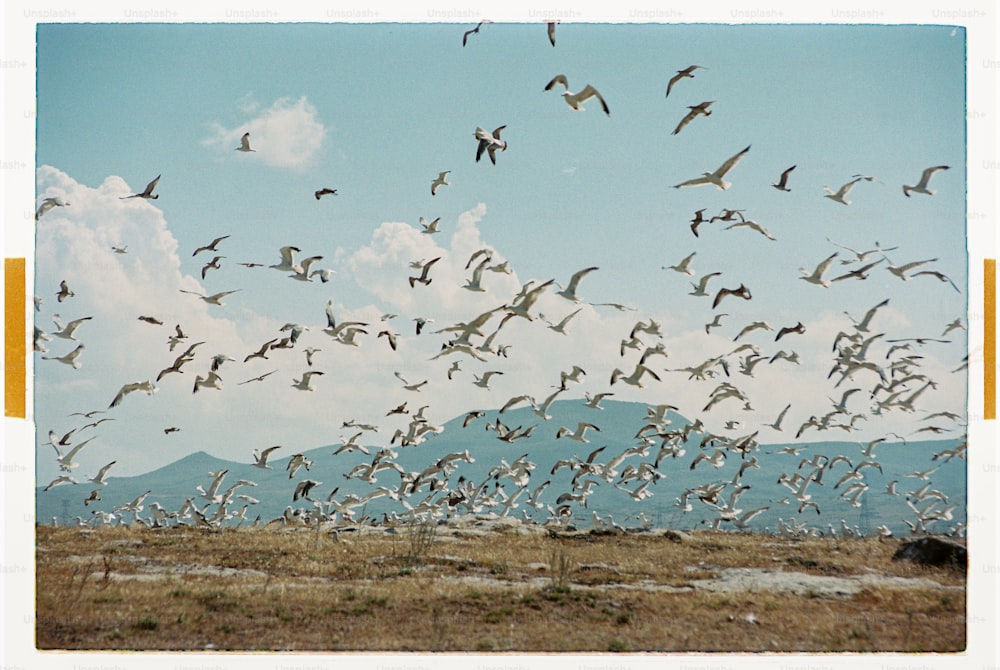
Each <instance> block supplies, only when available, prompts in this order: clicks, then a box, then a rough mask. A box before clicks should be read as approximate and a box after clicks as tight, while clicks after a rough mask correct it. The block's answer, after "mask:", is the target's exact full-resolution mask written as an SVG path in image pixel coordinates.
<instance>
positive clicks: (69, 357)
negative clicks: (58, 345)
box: [42, 344, 83, 369]
mask: <svg viewBox="0 0 1000 670" xmlns="http://www.w3.org/2000/svg"><path fill="white" fill-rule="evenodd" d="M81 353H83V345H82V344H80V345H78V346H77V347H76V349H74V350H73V351H71V352H69V353H68V354H66V355H65V356H42V359H43V360H46V361H59V362H60V363H65V364H66V365H72V366H73V368H74V369H77V368H79V367H80V362H79V361H77V360H76V359H77V358H79V357H80V354H81Z"/></svg>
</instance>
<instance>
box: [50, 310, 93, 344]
mask: <svg viewBox="0 0 1000 670" xmlns="http://www.w3.org/2000/svg"><path fill="white" fill-rule="evenodd" d="M92 318H94V317H92V316H85V317H82V318H79V319H74V320H73V321H70V322H69V323H67V324H66V325H65V326H64V325H63V323H62V321H61V320H60V319H59V315H58V314H53V315H52V321H53V322H54V323H55V324H56V328H59V330H57V331H56V332H54V333H49V334H50V335H54V336H55V337H61V338H63V339H64V340H73V341H74V342H79V340H78V339H76V336H74V335H73V332H74V331H75V330H76V329H77V328H78V327H79V326H80V324H82V323H83V322H84V321H90V320H91V319H92Z"/></svg>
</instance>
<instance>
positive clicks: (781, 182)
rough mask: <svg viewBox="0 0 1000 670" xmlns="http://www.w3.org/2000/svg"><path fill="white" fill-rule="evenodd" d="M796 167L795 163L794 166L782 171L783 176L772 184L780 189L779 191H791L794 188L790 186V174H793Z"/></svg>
mask: <svg viewBox="0 0 1000 670" xmlns="http://www.w3.org/2000/svg"><path fill="white" fill-rule="evenodd" d="M795 168H796V166H795V165H793V166H792V167H790V168H788V169H787V170H785V171H784V172H782V173H781V177H779V178H778V183H777V184H771V186H773V187H774V188H776V189H778V190H779V191H791V190H792V189H790V188H788V175H789V174H791V173H792V170H794V169H795Z"/></svg>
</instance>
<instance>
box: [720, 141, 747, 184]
mask: <svg viewBox="0 0 1000 670" xmlns="http://www.w3.org/2000/svg"><path fill="white" fill-rule="evenodd" d="M748 151H750V145H749V144H748V145H747V148H746V149H744V150H743V151H741V152H739V153H738V154H736V155H735V156H733V157H732V158H730V159H729V160H727V161H726V162H725V163H723V164H722V165H720V166H719V169H718V170H716V171H715V173H714V174H715V176H716V177H718V178H719V179H722V177H723V176H725V174H726V173H727V172H729V171H730V170H732V169H733V166H735V165H736V164H737V163H738V162H739V160H740V159H741V158H743V156H745V155H746V153H747V152H748Z"/></svg>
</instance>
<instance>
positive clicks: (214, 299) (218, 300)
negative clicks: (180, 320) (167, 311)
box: [179, 289, 243, 307]
mask: <svg viewBox="0 0 1000 670" xmlns="http://www.w3.org/2000/svg"><path fill="white" fill-rule="evenodd" d="M179 290H180V292H181V293H190V294H191V295H196V296H198V297H199V298H201V299H202V300H204V301H205V302H207V303H208V304H209V305H218V306H220V307H222V306H223V304H222V299H223V298H225V297H226V296H227V295H231V294H233V293H236V292H237V291H242V290H243V289H235V290H233V291H222V292H220V293H214V294H212V295H202V294H201V293H197V292H195V291H186V290H184V289H179Z"/></svg>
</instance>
